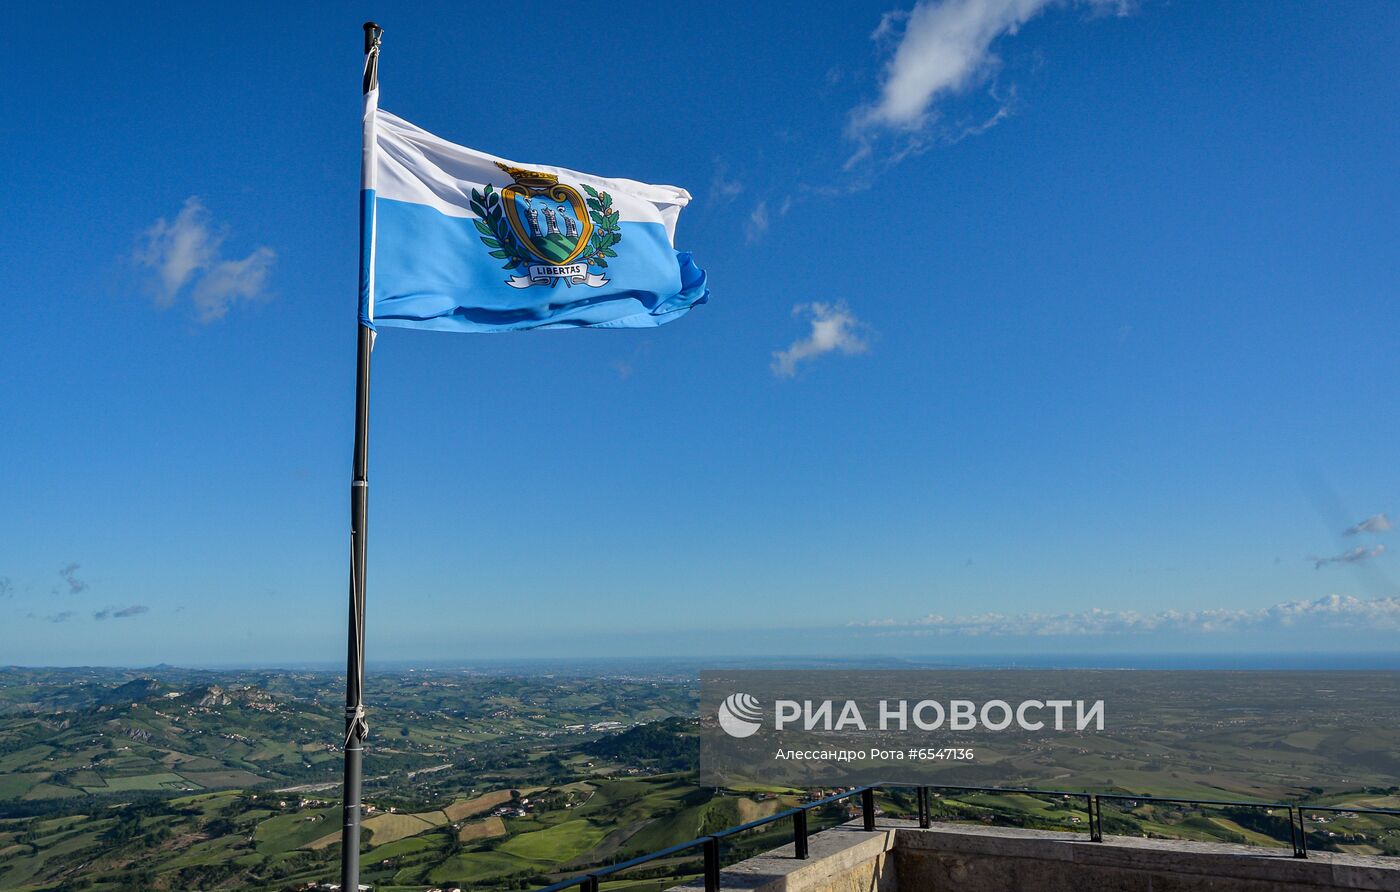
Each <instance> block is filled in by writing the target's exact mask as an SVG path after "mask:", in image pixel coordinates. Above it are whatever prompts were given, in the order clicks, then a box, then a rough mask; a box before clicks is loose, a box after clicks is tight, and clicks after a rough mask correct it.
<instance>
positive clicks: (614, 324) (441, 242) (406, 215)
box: [374, 198, 710, 332]
mask: <svg viewBox="0 0 1400 892" xmlns="http://www.w3.org/2000/svg"><path fill="white" fill-rule="evenodd" d="M377 204H378V208H377V212H376V214H375V242H376V247H375V277H374V279H375V286H374V290H375V300H374V322H375V323H376V324H377V325H387V326H393V327H399V328H429V329H436V330H439V331H471V332H495V331H518V330H523V329H532V328H578V327H595V328H651V327H654V326H657V325H662V324H664V323H666V322H670V321H671V320H673V319H679V318H680V317H681V316H683V315H685V313H686V312H687V311H689V310H690V308H691V307H693V306H695V305H696V304H700V303H704V302H705V301H706V299H707V298H708V296H709V293H710V292H709V289H708V288H707V287H706V279H705V273H704V271H702V270H701V269H700V268H699V267H697V266H696V265H695V264H694V262H693V261H692V260H691V257H690V254H689V253H686V252H681V251H676V250H675V249H674V248H672V247H671V243H670V240H669V239H668V238H667V236H666V230H665V228H664V227H663V226H662V225H661V224H659V223H628V222H626V221H621V222H620V223H619V226H620V229H621V240H620V241H619V242H618V247H617V252H616V253H617V257H615V258H613V259H611V260H610V261H609V265H608V267H607V268H606V270H600V271H599V272H605V274H606V276H607V278H608V280H609V281H608V284H606V285H602V286H600V287H590V286H588V285H586V284H573V283H571V282H570V281H569V278H568V277H564V276H560V277H555V278H554V280H553V282H552V284H547V285H534V286H529V287H523V288H515V287H512V286H510V285H508V284H507V279H509V278H512V277H513V276H517V275H519V274H520V273H521V272H524V270H518V271H517V270H511V271H507V270H504V269H502V268H501V261H500V260H499V259H497V258H495V257H492V256H491V254H490V249H489V248H488V247H486V246H484V245H483V244H482V239H481V233H480V232H478V230H477V228H476V226H475V220H474V219H473V218H466V217H449V216H447V215H446V214H443V213H440V212H439V211H437V210H436V209H434V208H431V207H428V206H426V205H421V204H413V203H410V202H405V201H394V200H392V199H386V198H380V199H378V202H377Z"/></svg>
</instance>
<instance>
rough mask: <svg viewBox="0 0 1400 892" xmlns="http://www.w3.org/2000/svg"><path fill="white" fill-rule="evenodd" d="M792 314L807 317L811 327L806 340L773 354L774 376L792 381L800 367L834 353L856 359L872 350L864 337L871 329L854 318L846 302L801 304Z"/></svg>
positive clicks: (794, 308)
mask: <svg viewBox="0 0 1400 892" xmlns="http://www.w3.org/2000/svg"><path fill="white" fill-rule="evenodd" d="M792 314H793V315H794V316H797V317H799V318H802V317H806V318H807V319H808V320H809V321H810V323H811V326H812V327H811V330H810V331H809V332H808V334H807V337H805V338H799V339H798V340H796V341H793V342H792V343H791V344H789V345H788V347H787V349H786V350H776V351H774V353H773V364H772V369H773V374H775V375H777V376H778V377H780V378H791V377H792V376H793V375H795V374H797V364H798V363H800V362H804V361H806V360H809V359H815V358H817V357H818V356H822V355H823V354H826V353H831V352H832V351H839V352H841V353H845V354H847V355H853V354H856V353H864V352H865V351H866V350H868V349H870V344H869V342H868V341H867V340H866V337H865V332H866V330H867V329H868V326H867V325H866V324H865V323H863V322H861V321H860V320H859V319H857V318H856V317H855V314H853V313H852V312H851V310H850V308H849V307H847V306H846V303H845V301H836V302H835V303H810V304H798V305H797V306H795V307H793V308H792Z"/></svg>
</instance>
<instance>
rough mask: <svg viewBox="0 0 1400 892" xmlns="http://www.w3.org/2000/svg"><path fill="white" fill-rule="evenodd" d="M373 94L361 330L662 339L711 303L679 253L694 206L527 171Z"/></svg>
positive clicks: (559, 172)
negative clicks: (434, 129)
mask: <svg viewBox="0 0 1400 892" xmlns="http://www.w3.org/2000/svg"><path fill="white" fill-rule="evenodd" d="M378 93H379V91H378V89H375V90H373V91H372V92H370V93H369V94H367V95H366V97H365V99H366V102H365V122H364V124H365V139H364V154H365V157H364V183H363V189H362V193H361V202H362V203H361V214H362V220H361V223H362V225H361V229H362V233H363V235H362V238H363V239H365V240H366V244H364V245H362V251H361V258H362V259H361V262H362V264H364V265H366V266H367V268H366V269H362V270H361V294H360V322H361V324H362V325H366V326H369V327H371V328H373V327H375V326H382V325H388V326H396V327H400V328H431V329H440V330H443V331H477V332H494V331H514V330H520V329H531V328H579V327H593V328H650V327H652V326H657V325H662V324H664V323H666V322H670V321H671V320H673V319H678V318H680V317H681V316H683V315H685V313H686V312H687V311H689V310H690V308H691V307H693V306H695V305H696V304H700V303H704V302H705V300H706V299H707V298H708V296H709V293H710V292H709V289H708V288H706V287H705V273H704V271H702V270H701V269H700V268H699V267H697V266H696V265H695V264H694V263H693V262H692V261H691V258H690V255H689V254H688V253H686V252H683V251H677V250H676V249H675V245H674V242H675V233H676V220H677V218H679V216H680V213H681V208H683V207H685V206H686V204H687V203H688V202H689V201H690V193H688V192H686V191H685V190H684V189H679V188H677V187H675V186H651V185H647V184H646V183H638V182H635V181H633V180H623V179H613V178H608V177H597V176H591V175H589V174H584V173H578V172H576V171H572V170H567V169H565V168H562V167H552V166H549V165H542V164H515V163H512V162H509V161H505V160H503V159H501V158H496V157H493V156H491V155H487V154H485V153H482V152H477V151H474V150H472V149H468V148H465V147H463V146H459V145H454V144H453V143H450V142H448V141H447V140H444V139H441V138H439V137H437V136H434V135H433V134H431V133H428V132H427V131H425V130H422V129H421V128H419V127H415V126H414V125H413V124H410V123H408V122H407V121H405V120H403V119H402V118H398V117H395V116H394V115H391V114H389V113H388V112H385V111H380V110H379V109H378V107H377V106H378Z"/></svg>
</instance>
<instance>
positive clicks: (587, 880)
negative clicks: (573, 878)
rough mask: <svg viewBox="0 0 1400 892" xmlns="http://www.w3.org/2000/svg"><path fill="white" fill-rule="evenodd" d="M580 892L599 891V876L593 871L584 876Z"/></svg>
mask: <svg viewBox="0 0 1400 892" xmlns="http://www.w3.org/2000/svg"><path fill="white" fill-rule="evenodd" d="M579 892H598V878H597V877H596V876H594V875H593V874H591V873H590V874H589V875H588V876H586V877H584V878H583V882H582V883H580V884H579Z"/></svg>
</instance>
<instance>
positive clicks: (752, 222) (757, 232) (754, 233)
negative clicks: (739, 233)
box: [744, 200, 769, 244]
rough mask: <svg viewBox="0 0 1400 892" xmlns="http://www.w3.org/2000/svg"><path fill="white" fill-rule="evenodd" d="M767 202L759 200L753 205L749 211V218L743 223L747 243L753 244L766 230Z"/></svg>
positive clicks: (767, 222)
mask: <svg viewBox="0 0 1400 892" xmlns="http://www.w3.org/2000/svg"><path fill="white" fill-rule="evenodd" d="M768 224H769V221H768V202H767V200H764V201H760V202H759V203H758V204H756V205H754V206H753V210H752V211H750V212H749V220H748V222H747V223H745V224H744V238H745V240H746V241H748V243H749V244H753V243H754V242H756V241H758V240H759V239H760V238H762V237H763V234H764V233H765V232H767V231H768Z"/></svg>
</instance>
